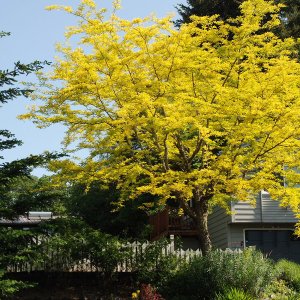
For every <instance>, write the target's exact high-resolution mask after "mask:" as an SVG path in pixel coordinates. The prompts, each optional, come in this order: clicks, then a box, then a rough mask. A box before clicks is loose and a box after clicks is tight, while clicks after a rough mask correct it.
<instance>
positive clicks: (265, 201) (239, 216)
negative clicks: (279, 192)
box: [231, 191, 297, 223]
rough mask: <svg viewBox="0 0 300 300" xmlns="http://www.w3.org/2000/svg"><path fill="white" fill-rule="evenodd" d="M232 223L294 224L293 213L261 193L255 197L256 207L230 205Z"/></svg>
mask: <svg viewBox="0 0 300 300" xmlns="http://www.w3.org/2000/svg"><path fill="white" fill-rule="evenodd" d="M232 212H233V214H232V218H231V221H232V222H233V223H274V222H276V223H295V222H297V219H296V218H295V216H294V214H293V212H292V211H291V210H290V209H288V208H286V207H280V206H279V202H278V201H275V200H272V199H271V197H270V194H269V193H267V192H265V191H262V192H261V193H260V194H259V196H258V197H257V201H256V205H252V204H250V203H247V202H241V201H239V202H235V203H232Z"/></svg>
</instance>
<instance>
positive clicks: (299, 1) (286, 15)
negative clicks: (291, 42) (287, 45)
mask: <svg viewBox="0 0 300 300" xmlns="http://www.w3.org/2000/svg"><path fill="white" fill-rule="evenodd" d="M279 2H280V3H282V4H284V5H285V7H283V8H282V9H281V13H280V17H281V25H280V27H279V28H278V34H279V35H280V36H281V37H283V38H286V37H294V38H299V37H300V0H280V1H279Z"/></svg>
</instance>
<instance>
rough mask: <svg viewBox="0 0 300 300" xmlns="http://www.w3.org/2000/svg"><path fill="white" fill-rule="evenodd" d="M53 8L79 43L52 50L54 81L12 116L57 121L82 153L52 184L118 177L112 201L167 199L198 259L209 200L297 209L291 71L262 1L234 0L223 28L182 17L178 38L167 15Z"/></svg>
mask: <svg viewBox="0 0 300 300" xmlns="http://www.w3.org/2000/svg"><path fill="white" fill-rule="evenodd" d="M52 8H53V7H52ZM63 9H65V10H66V11H68V12H71V13H72V14H75V15H77V16H78V17H79V18H80V22H79V25H78V26H75V27H72V28H71V29H70V30H69V31H68V32H67V37H69V38H70V37H72V36H74V35H75V36H77V35H78V37H79V38H80V44H81V45H80V46H78V47H76V48H75V49H72V48H71V47H70V46H69V45H68V46H61V47H60V50H61V52H62V54H63V57H62V58H60V59H59V60H58V61H57V62H56V64H55V65H54V70H53V73H52V75H51V76H50V77H49V80H48V81H47V80H46V79H45V78H43V80H42V83H43V84H44V83H45V82H48V83H49V81H50V82H51V81H54V82H55V81H59V83H60V85H59V86H56V87H52V88H46V89H44V90H43V91H42V93H41V94H40V95H37V96H36V97H37V98H38V99H39V100H41V101H43V103H42V104H41V105H40V106H37V107H35V108H33V109H32V111H31V112H30V113H28V114H27V115H24V116H23V117H24V118H31V119H34V120H35V121H36V122H37V123H39V124H40V125H41V126H46V125H51V124H53V123H58V122H60V123H63V124H65V125H66V126H67V128H68V131H67V133H66V139H65V143H66V145H69V146H72V145H74V144H73V142H75V141H78V144H77V149H87V150H88V151H89V156H88V157H87V159H85V160H84V161H83V162H82V163H80V164H76V163H74V162H71V161H70V160H65V161H62V162H56V163H53V164H52V167H53V170H56V171H58V180H59V181H60V182H61V181H64V180H78V181H83V182H86V183H89V182H94V181H95V180H104V181H114V182H118V188H119V189H120V190H121V191H122V192H121V200H120V205H126V199H128V198H135V197H137V196H138V195H140V194H151V195H155V196H158V197H159V203H161V204H162V205H163V204H164V203H165V202H166V201H167V200H169V199H173V200H174V201H176V202H177V203H178V204H179V205H180V211H183V212H184V213H185V214H187V215H189V216H190V217H191V218H192V219H193V220H194V221H195V223H196V226H197V230H198V236H199V240H200V245H201V249H202V251H203V252H204V253H206V252H208V251H209V250H210V249H211V242H210V238H209V233H208V228H207V217H208V214H209V211H210V209H211V208H212V207H213V206H214V205H217V204H219V205H222V206H224V207H226V205H227V203H228V202H229V201H231V200H233V199H238V200H247V201H255V197H256V194H257V193H258V192H259V191H260V190H261V189H267V190H268V191H269V192H270V193H271V194H272V196H273V197H274V198H276V199H280V200H281V201H282V202H281V203H282V204H283V205H291V206H292V207H293V208H295V209H297V208H298V203H299V189H298V190H297V189H294V188H293V187H294V184H295V183H297V182H298V181H299V175H298V174H297V172H296V169H295V167H296V166H297V165H298V163H299V156H300V153H299V149H300V148H299V146H300V127H299V124H300V123H299V120H300V92H299V84H300V76H299V75H300V65H299V63H298V62H297V61H296V60H293V59H292V58H291V57H292V54H293V53H292V52H293V50H292V49H294V46H295V42H294V41H293V40H292V39H287V40H284V41H283V40H281V39H279V38H277V37H276V36H275V35H274V34H273V33H272V32H270V31H269V30H271V29H272V28H273V27H274V26H277V25H278V24H279V20H278V16H277V13H278V11H279V8H278V7H277V6H276V5H274V4H273V2H271V1H263V0H251V1H246V2H244V3H243V4H242V5H241V8H240V10H241V16H240V17H237V18H236V20H235V21H234V22H232V24H228V23H224V22H223V21H220V20H217V17H216V16H213V17H194V18H193V22H191V23H190V24H186V25H183V26H181V28H180V30H179V31H177V30H175V29H174V28H173V25H172V22H171V21H170V19H169V18H165V19H162V20H159V19H155V18H153V19H151V20H152V23H151V24H149V21H150V19H145V20H141V19H135V20H132V21H127V20H122V19H120V18H118V17H117V16H116V12H114V13H113V14H112V16H111V17H110V18H109V19H107V18H105V17H104V13H103V10H100V11H99V10H97V9H96V8H95V3H94V2H93V1H83V4H81V5H80V6H79V8H78V9H77V10H75V11H73V10H72V8H70V7H64V8H63ZM266 14H268V16H269V17H270V20H269V21H268V22H266V23H264V24H263V25H262V20H263V19H264V16H265V15H266ZM262 29H263V30H262ZM229 36H230V39H229V38H228V37H229ZM281 176H284V177H286V178H287V182H288V186H285V187H284V186H283V185H282V181H281V178H282V177H281ZM189 203H191V205H189Z"/></svg>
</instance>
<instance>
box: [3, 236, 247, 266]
mask: <svg viewBox="0 0 300 300" xmlns="http://www.w3.org/2000/svg"><path fill="white" fill-rule="evenodd" d="M154 243H155V242H149V241H148V242H145V243H140V242H133V243H126V244H123V245H122V248H123V249H126V250H129V251H127V253H129V256H127V257H126V258H125V259H124V258H123V259H122V260H120V261H118V262H117V263H116V264H115V267H114V272H132V271H134V270H135V267H136V265H137V262H138V261H142V257H143V256H144V255H145V254H146V252H147V251H148V250H149V248H150V247H151V245H154ZM46 251H47V250H46ZM224 251H226V252H230V253H233V254H234V253H241V252H242V250H239V249H237V250H230V249H227V250H224ZM170 254H172V255H175V256H177V257H178V258H180V259H181V260H183V261H187V262H188V261H191V260H192V259H193V258H195V257H197V256H200V255H201V250H199V249H197V250H192V249H187V250H183V249H176V248H175V241H174V235H171V236H170V241H169V243H168V244H166V245H164V246H163V247H162V248H161V249H160V253H159V257H158V258H157V259H158V260H159V258H160V257H163V256H167V255H170ZM79 256H80V255H79ZM46 257H47V259H45V260H39V259H37V260H34V261H30V262H22V261H20V262H16V263H14V264H12V265H10V266H9V267H8V268H7V271H8V272H32V271H47V272H53V271H58V272H103V267H101V266H98V267H97V264H95V263H94V262H93V261H92V260H91V259H89V258H87V257H82V258H81V259H78V260H72V259H70V257H68V256H67V255H66V256H63V255H62V254H61V252H60V251H59V249H57V251H53V250H52V251H49V252H48V253H47V255H46Z"/></svg>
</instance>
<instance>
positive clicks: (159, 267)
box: [135, 239, 184, 290]
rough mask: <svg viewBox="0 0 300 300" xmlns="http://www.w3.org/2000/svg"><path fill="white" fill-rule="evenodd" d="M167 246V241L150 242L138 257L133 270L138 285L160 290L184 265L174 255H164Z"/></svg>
mask: <svg viewBox="0 0 300 300" xmlns="http://www.w3.org/2000/svg"><path fill="white" fill-rule="evenodd" d="M168 244H169V240H167V239H161V240H159V241H155V242H152V243H150V244H149V245H148V246H147V247H146V249H145V252H144V254H143V255H141V256H139V259H138V260H137V261H136V262H135V269H136V270H137V279H138V281H139V282H140V283H145V284H151V285H153V286H155V287H157V288H158V289H159V290H161V289H163V288H164V286H165V285H166V283H167V282H168V281H169V280H170V279H171V278H172V277H173V276H174V275H175V273H176V272H177V271H178V270H179V268H180V267H181V266H182V265H183V264H184V261H183V260H182V259H179V258H178V257H177V256H176V255H175V254H174V253H170V254H167V253H166V248H167V245H168Z"/></svg>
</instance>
